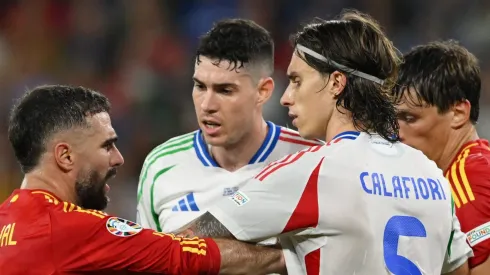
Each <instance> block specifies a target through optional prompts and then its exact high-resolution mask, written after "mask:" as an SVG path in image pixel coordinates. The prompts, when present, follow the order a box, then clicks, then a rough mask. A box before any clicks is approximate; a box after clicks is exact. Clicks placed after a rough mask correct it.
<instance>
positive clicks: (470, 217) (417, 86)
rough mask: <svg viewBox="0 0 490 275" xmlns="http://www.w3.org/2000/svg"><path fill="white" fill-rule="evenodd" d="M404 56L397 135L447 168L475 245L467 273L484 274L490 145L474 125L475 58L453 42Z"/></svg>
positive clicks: (489, 241)
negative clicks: (480, 136) (480, 135)
mask: <svg viewBox="0 0 490 275" xmlns="http://www.w3.org/2000/svg"><path fill="white" fill-rule="evenodd" d="M404 57H405V62H404V63H403V64H402V66H401V67H400V71H399V82H398V84H399V86H397V88H396V89H394V95H395V97H396V100H397V102H398V103H399V105H398V118H399V123H400V138H401V139H402V141H403V142H405V143H406V144H408V145H410V146H413V147H415V148H418V149H420V150H421V151H423V152H424V153H425V154H426V155H427V156H428V157H429V158H430V159H432V160H434V161H435V162H436V164H437V165H438V166H439V168H441V169H442V170H443V171H444V172H445V175H446V177H447V179H448V180H449V181H450V183H451V192H452V195H453V199H454V203H455V205H456V215H457V216H458V219H459V220H460V223H461V229H462V231H463V232H465V233H466V235H467V241H468V244H469V245H470V246H471V247H472V248H473V253H474V257H472V258H470V260H469V264H470V268H472V270H471V273H472V274H474V275H481V274H487V275H488V274H490V258H489V255H490V148H489V146H488V141H487V140H484V139H480V138H479V137H478V133H477V131H476V128H475V124H476V122H477V120H478V113H479V102H478V101H479V98H480V89H481V80H480V69H479V67H478V62H477V59H476V58H475V56H474V55H473V54H471V53H470V52H468V50H467V49H465V48H464V47H462V46H460V45H459V44H458V43H456V42H455V41H444V42H433V43H429V44H427V45H422V46H418V47H415V48H414V49H412V50H411V51H410V52H409V53H407V54H406V55H405V56H404Z"/></svg>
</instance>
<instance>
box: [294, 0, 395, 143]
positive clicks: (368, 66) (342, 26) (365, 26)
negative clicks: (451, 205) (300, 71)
mask: <svg viewBox="0 0 490 275" xmlns="http://www.w3.org/2000/svg"><path fill="white" fill-rule="evenodd" d="M291 41H292V44H293V46H294V47H296V45H298V44H301V45H303V46H305V47H306V48H309V49H311V50H313V51H315V52H317V53H319V54H321V55H323V56H324V57H326V58H327V59H328V60H332V61H334V62H336V63H338V64H342V65H344V66H346V67H348V68H350V69H352V70H356V71H360V72H363V73H366V74H370V75H372V76H375V77H377V78H379V79H383V80H384V83H383V84H382V85H380V84H378V83H375V82H373V81H371V80H367V79H364V78H360V77H358V76H355V75H353V74H350V73H349V71H343V70H341V69H339V68H338V67H336V66H334V65H333V64H331V63H330V62H329V63H326V62H323V61H320V60H318V59H316V58H314V57H311V56H310V55H308V54H305V55H304V56H303V55H301V54H299V52H297V51H296V53H297V54H298V56H299V57H300V58H302V59H303V60H304V61H305V62H306V63H307V64H308V65H309V66H311V67H312V68H314V69H315V70H317V71H318V72H320V73H322V74H324V75H330V74H331V73H332V72H334V71H342V72H343V73H345V74H346V77H347V83H346V85H345V88H344V91H343V92H342V93H340V95H339V96H338V98H337V109H338V110H339V111H341V110H340V109H339V107H342V108H344V109H345V110H347V111H349V112H351V114H352V119H353V123H354V126H355V127H356V129H358V130H359V131H363V132H367V133H371V132H374V133H377V134H379V135H380V136H382V137H383V138H385V139H386V140H388V141H391V142H395V141H398V140H399V138H398V131H399V125H398V122H397V117H396V110H395V106H394V105H393V102H392V99H391V97H390V95H391V89H392V87H393V85H394V83H395V80H396V76H397V67H398V66H399V64H400V63H401V59H400V57H399V54H398V50H397V49H396V48H395V47H394V46H393V43H392V42H391V41H390V40H389V39H388V38H387V37H386V35H385V34H384V33H383V31H382V30H381V28H380V26H379V25H378V23H377V22H376V21H375V20H374V19H372V18H371V17H370V16H368V15H366V14H363V13H360V12H358V11H353V10H346V11H344V12H343V13H341V14H340V16H339V18H338V19H337V20H330V21H324V20H319V19H316V21H314V22H313V23H310V24H308V25H306V26H305V27H304V28H303V29H302V30H300V31H299V32H297V33H296V34H294V35H292V36H291Z"/></svg>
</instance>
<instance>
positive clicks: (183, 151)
mask: <svg viewBox="0 0 490 275" xmlns="http://www.w3.org/2000/svg"><path fill="white" fill-rule="evenodd" d="M197 132H198V131H194V132H190V133H187V134H184V135H180V136H177V137H173V138H171V139H169V140H167V141H166V142H164V143H162V144H160V145H158V146H156V147H155V148H153V150H151V152H150V153H149V154H148V155H147V156H146V158H145V162H144V164H143V170H144V169H145V168H148V167H150V166H153V165H154V164H155V163H166V162H169V163H168V164H172V162H173V163H175V162H176V161H172V160H176V159H185V158H186V157H188V156H193V155H192V154H189V152H190V149H192V148H193V146H194V143H195V137H196V134H197Z"/></svg>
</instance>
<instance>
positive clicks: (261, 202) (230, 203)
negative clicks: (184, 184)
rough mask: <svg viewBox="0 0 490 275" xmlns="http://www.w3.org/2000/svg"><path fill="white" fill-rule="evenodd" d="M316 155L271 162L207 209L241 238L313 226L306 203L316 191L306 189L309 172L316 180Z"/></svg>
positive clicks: (261, 237) (264, 236) (313, 218)
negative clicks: (242, 185)
mask: <svg viewBox="0 0 490 275" xmlns="http://www.w3.org/2000/svg"><path fill="white" fill-rule="evenodd" d="M315 158H316V157H315V155H313V156H312V155H309V154H307V155H304V152H298V153H296V154H293V155H289V156H286V157H284V158H283V159H281V160H278V161H276V162H273V163H271V164H270V165H269V166H267V167H266V168H264V169H263V170H262V171H261V172H260V173H259V174H257V175H256V176H255V177H254V178H253V179H252V180H250V181H248V182H247V183H246V184H245V186H244V187H243V188H242V189H241V190H239V191H237V192H236V193H235V194H234V195H233V196H232V197H229V198H224V199H222V200H220V201H219V202H218V203H217V204H216V205H214V206H213V207H212V208H211V209H210V210H209V212H210V213H211V214H212V215H213V216H214V217H215V218H216V219H218V220H219V221H220V222H221V223H222V224H223V225H224V226H225V227H226V228H227V229H228V230H229V231H230V232H231V233H232V234H233V235H234V236H235V237H236V238H237V239H239V240H243V241H253V242H260V241H263V240H265V239H267V238H270V237H274V236H278V235H280V234H282V233H295V232H298V231H302V229H306V228H309V227H310V224H311V225H312V226H315V225H316V223H317V222H318V217H317V215H315V213H316V211H310V210H311V209H310V208H309V206H311V205H312V204H311V203H308V202H309V199H310V200H311V198H316V197H317V194H318V193H317V188H316V187H315V188H308V186H309V184H308V182H309V178H310V175H311V177H312V178H315V180H318V172H319V167H320V163H321V161H316V159H315ZM317 166H318V167H317ZM315 173H316V174H315ZM315 185H316V184H315ZM312 193H314V194H312ZM302 198H304V199H302ZM300 200H301V202H302V203H299V202H300ZM310 221H311V222H310ZM292 231H294V232H292Z"/></svg>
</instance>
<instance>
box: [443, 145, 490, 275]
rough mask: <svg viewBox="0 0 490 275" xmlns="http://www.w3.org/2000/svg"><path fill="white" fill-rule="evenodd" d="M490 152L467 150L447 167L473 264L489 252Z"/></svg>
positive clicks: (482, 260)
mask: <svg viewBox="0 0 490 275" xmlns="http://www.w3.org/2000/svg"><path fill="white" fill-rule="evenodd" d="M489 159H490V152H489V153H486V152H483V153H482V152H481V151H479V152H475V153H473V154H469V152H468V153H466V154H464V152H463V156H462V158H460V159H459V160H458V161H456V162H455V163H454V164H453V165H452V166H451V167H450V169H449V170H448V171H447V178H448V179H449V181H450V183H451V188H452V189H451V191H452V195H453V199H454V202H455V204H456V215H457V217H458V219H459V221H460V223H461V230H462V231H463V232H465V233H466V236H467V241H468V244H469V245H470V246H471V247H472V249H473V253H474V255H475V256H474V257H472V258H470V259H469V264H470V267H471V268H473V267H475V266H477V265H479V264H481V263H483V262H484V261H485V260H486V259H487V258H488V256H489V255H490V161H489Z"/></svg>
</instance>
